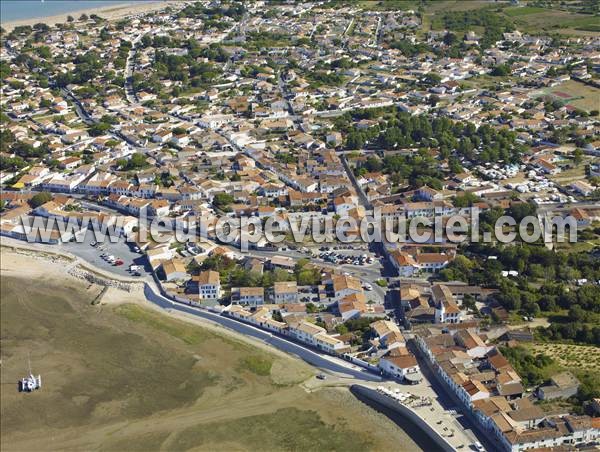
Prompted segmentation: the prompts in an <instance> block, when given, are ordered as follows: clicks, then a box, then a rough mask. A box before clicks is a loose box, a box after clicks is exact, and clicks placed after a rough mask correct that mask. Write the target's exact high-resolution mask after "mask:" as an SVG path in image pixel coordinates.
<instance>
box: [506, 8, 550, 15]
mask: <svg viewBox="0 0 600 452" xmlns="http://www.w3.org/2000/svg"><path fill="white" fill-rule="evenodd" d="M543 12H546V9H544V8H538V7H536V6H523V7H512V8H506V9H505V10H504V14H506V15H507V16H510V17H518V16H526V15H528V14H539V13H543Z"/></svg>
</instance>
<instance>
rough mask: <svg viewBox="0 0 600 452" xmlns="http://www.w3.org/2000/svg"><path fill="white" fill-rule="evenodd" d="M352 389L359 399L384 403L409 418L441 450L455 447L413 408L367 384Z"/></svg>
mask: <svg viewBox="0 0 600 452" xmlns="http://www.w3.org/2000/svg"><path fill="white" fill-rule="evenodd" d="M350 391H351V392H352V394H354V395H355V396H356V397H357V398H358V399H359V400H360V399H367V400H370V401H372V402H375V403H377V404H379V405H383V406H384V407H386V408H388V409H390V410H392V411H394V412H396V413H398V414H400V415H401V416H403V417H405V418H408V419H409V420H410V421H411V422H412V423H413V424H414V425H416V426H417V427H418V428H419V429H420V430H421V431H422V432H423V433H424V434H425V435H427V437H428V438H429V439H430V440H431V441H432V442H434V443H435V445H436V446H437V447H438V448H439V450H442V451H445V452H451V451H454V450H455V449H454V448H453V447H452V445H450V443H448V441H446V439H445V438H444V437H443V436H441V435H440V434H439V433H438V432H436V431H435V430H434V429H433V428H432V427H431V426H430V425H429V424H428V423H427V422H425V420H424V419H423V418H421V417H420V416H419V415H418V414H417V413H415V412H414V411H413V410H411V409H410V408H409V407H407V406H405V405H402V404H401V403H398V402H397V401H395V400H393V399H391V398H389V397H387V396H385V395H384V394H381V393H380V392H377V391H376V390H374V389H371V388H367V387H366V386H361V385H352V386H351V387H350Z"/></svg>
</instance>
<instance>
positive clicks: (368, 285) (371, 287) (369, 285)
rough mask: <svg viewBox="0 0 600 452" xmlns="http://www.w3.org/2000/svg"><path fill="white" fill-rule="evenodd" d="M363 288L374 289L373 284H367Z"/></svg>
mask: <svg viewBox="0 0 600 452" xmlns="http://www.w3.org/2000/svg"><path fill="white" fill-rule="evenodd" d="M363 289H365V290H373V286H372V285H371V284H365V285H364V286H363Z"/></svg>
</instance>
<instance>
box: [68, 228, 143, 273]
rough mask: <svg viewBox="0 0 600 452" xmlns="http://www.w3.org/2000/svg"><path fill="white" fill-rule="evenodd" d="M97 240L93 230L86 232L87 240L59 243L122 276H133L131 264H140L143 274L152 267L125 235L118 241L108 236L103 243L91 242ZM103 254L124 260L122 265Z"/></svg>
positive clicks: (86, 259) (70, 251)
mask: <svg viewBox="0 0 600 452" xmlns="http://www.w3.org/2000/svg"><path fill="white" fill-rule="evenodd" d="M94 242H95V237H94V234H93V233H92V232H91V231H87V233H86V234H85V240H84V241H83V242H81V243H77V242H68V243H62V244H60V245H58V246H59V247H60V248H61V249H63V250H64V251H67V252H69V253H71V254H74V255H75V256H78V257H80V258H81V259H83V260H85V261H86V262H89V263H90V264H92V265H94V266H95V267H98V268H100V269H102V270H105V271H109V272H112V273H115V274H117V275H120V276H128V277H133V276H134V275H133V273H131V272H130V271H129V267H130V266H131V265H140V266H142V267H143V270H141V274H142V276H144V275H145V274H146V273H147V272H149V270H150V267H149V265H148V264H147V263H146V258H145V257H144V256H143V255H142V254H141V253H136V252H135V251H133V248H132V247H130V246H129V244H127V243H126V242H125V239H124V238H123V237H121V238H119V241H117V242H116V243H112V242H110V240H108V238H106V239H105V240H104V242H103V243H100V244H98V245H97V246H95V247H94V246H92V245H91V244H92V243H94ZM102 254H107V255H111V256H114V257H115V260H117V259H120V260H121V261H123V264H122V265H119V266H115V265H113V264H111V263H110V262H108V261H107V260H106V259H103V258H102V257H101V255H102Z"/></svg>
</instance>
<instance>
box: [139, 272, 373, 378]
mask: <svg viewBox="0 0 600 452" xmlns="http://www.w3.org/2000/svg"><path fill="white" fill-rule="evenodd" d="M144 295H145V296H146V299H147V300H148V301H150V302H152V303H154V304H155V305H157V306H159V307H160V308H163V309H165V310H167V311H171V310H174V311H179V312H183V313H186V314H190V315H193V316H195V317H200V318H202V319H204V320H208V321H211V322H214V323H217V324H219V325H221V326H223V327H225V328H228V329H230V330H233V331H235V332H237V333H240V334H243V335H245V336H250V337H252V338H254V339H258V340H260V341H262V342H264V343H266V344H268V345H271V346H273V347H275V348H277V349H279V350H281V351H283V352H286V353H289V354H292V355H295V356H297V357H299V358H300V359H302V360H304V361H306V362H307V363H309V364H311V365H312V366H315V367H317V368H319V369H320V370H324V371H327V372H331V373H334V374H336V375H339V376H341V377H345V378H354V379H357V380H364V381H371V382H380V381H382V378H381V377H379V376H378V375H375V374H373V373H370V372H368V371H366V370H363V369H362V368H360V367H358V366H354V365H352V364H350V363H347V362H345V361H342V360H341V359H339V358H335V357H332V356H329V355H323V354H320V353H317V352H316V351H313V350H311V349H308V348H306V347H303V346H301V345H299V344H297V343H295V342H292V341H290V340H288V339H285V338H283V337H280V336H275V335H274V334H272V333H269V332H267V331H264V330H261V329H259V328H255V327H254V326H252V325H248V324H245V323H242V322H239V321H237V320H234V319H231V318H229V317H225V316H223V315H220V314H217V313H214V312H210V311H206V310H203V309H199V308H194V307H192V306H187V305H184V304H181V303H176V302H173V301H171V300H169V299H168V298H165V297H164V296H162V295H159V294H157V293H156V292H155V291H154V290H153V289H152V288H151V286H150V284H146V285H145V287H144Z"/></svg>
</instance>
